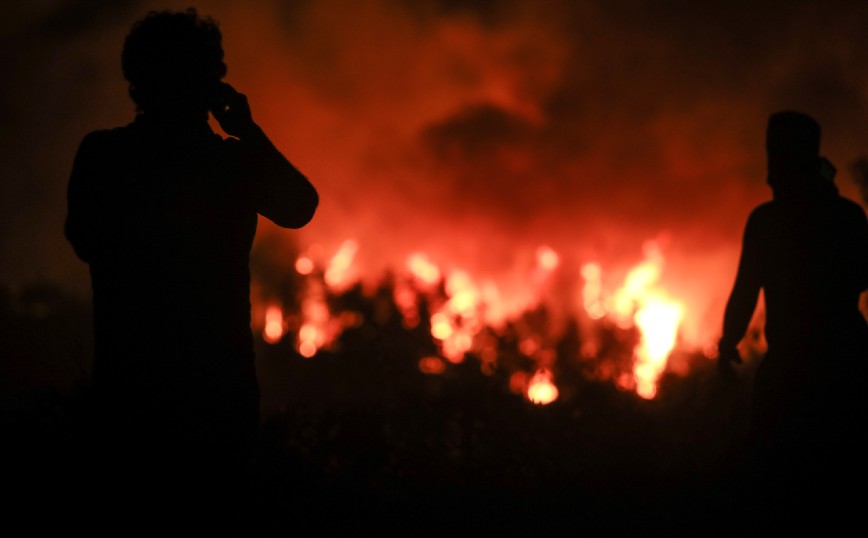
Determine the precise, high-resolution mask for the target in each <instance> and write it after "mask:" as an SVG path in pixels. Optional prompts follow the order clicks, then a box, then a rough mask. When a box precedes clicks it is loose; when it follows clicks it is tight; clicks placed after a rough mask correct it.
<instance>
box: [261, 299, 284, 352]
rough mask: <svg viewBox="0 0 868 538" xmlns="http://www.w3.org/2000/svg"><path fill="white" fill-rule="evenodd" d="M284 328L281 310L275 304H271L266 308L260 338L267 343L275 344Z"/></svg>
mask: <svg viewBox="0 0 868 538" xmlns="http://www.w3.org/2000/svg"><path fill="white" fill-rule="evenodd" d="M284 330H285V326H284V323H283V310H282V309H281V308H280V307H279V306H277V305H271V306H269V307H268V308H266V309H265V328H264V329H263V330H262V339H263V340H265V341H266V342H268V343H269V344H276V343H278V342H280V339H281V338H283V333H284Z"/></svg>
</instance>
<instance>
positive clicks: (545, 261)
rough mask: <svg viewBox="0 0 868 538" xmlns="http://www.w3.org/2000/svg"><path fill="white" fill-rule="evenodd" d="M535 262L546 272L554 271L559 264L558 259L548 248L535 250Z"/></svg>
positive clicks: (556, 254)
mask: <svg viewBox="0 0 868 538" xmlns="http://www.w3.org/2000/svg"><path fill="white" fill-rule="evenodd" d="M536 260H537V264H539V266H540V267H541V268H542V269H544V270H546V271H554V270H555V269H557V267H558V264H560V257H559V256H558V253H557V252H555V251H554V250H553V249H552V248H551V247H549V246H545V245H543V246H541V247H539V248H538V249H537V250H536Z"/></svg>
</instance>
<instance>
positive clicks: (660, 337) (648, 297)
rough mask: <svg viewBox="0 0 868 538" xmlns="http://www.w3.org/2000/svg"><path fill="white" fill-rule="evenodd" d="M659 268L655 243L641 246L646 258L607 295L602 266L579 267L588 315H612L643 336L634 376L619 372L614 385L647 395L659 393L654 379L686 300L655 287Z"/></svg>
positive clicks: (635, 353) (675, 334) (636, 353)
mask: <svg viewBox="0 0 868 538" xmlns="http://www.w3.org/2000/svg"><path fill="white" fill-rule="evenodd" d="M662 272H663V254H662V253H661V252H660V249H659V247H658V246H657V245H656V244H655V243H653V242H649V243H647V244H646V245H645V260H643V261H642V262H640V263H639V264H638V265H637V266H635V267H634V268H633V269H631V270H630V272H629V273H628V274H627V276H626V278H625V279H624V285H623V286H622V287H620V288H618V289H617V290H616V291H615V293H614V294H612V295H611V296H606V295H605V294H604V292H603V285H602V269H601V267H600V266H599V265H598V264H596V263H588V264H586V265H585V266H583V267H582V278H584V280H585V286H584V288H583V290H582V299H583V304H584V307H585V311H586V312H587V313H588V316H589V317H591V318H592V319H600V318H602V317H605V316H612V318H613V320H614V321H615V323H616V324H617V325H618V326H619V327H621V328H623V329H629V328H632V327H637V328H638V329H639V332H640V334H641V339H640V341H639V344H637V345H636V347H635V349H634V350H633V360H634V363H633V375H632V376H629V375H627V374H626V373H621V374H620V375H619V376H618V378H617V379H616V384H617V385H618V387H619V388H622V389H625V390H635V391H636V393H637V394H639V396H642V397H643V398H647V399H651V398H654V396H655V395H656V394H657V379H658V378H659V377H660V375H661V374H662V373H663V371H664V370H666V366H667V361H668V359H669V354H670V353H671V352H672V349H673V348H674V347H675V343H676V339H677V337H678V328H679V326H680V325H681V321H682V319H683V318H684V305H683V304H682V303H680V302H678V301H675V300H672V299H669V298H668V297H667V295H666V293H665V292H664V291H663V290H662V289H661V288H660V287H659V286H658V280H659V279H660V275H661V274H662ZM593 347H594V346H589V349H593Z"/></svg>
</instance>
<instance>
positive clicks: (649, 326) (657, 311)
mask: <svg viewBox="0 0 868 538" xmlns="http://www.w3.org/2000/svg"><path fill="white" fill-rule="evenodd" d="M683 317H684V307H683V306H681V305H680V304H679V303H676V302H674V301H668V300H666V299H663V298H661V297H651V298H648V299H647V300H646V302H645V304H644V305H643V306H642V307H641V308H640V309H639V311H637V312H636V316H635V320H636V326H637V327H639V330H640V331H641V332H642V341H641V343H640V344H639V346H637V348H636V350H635V358H636V364H635V366H634V368H633V372H634V373H635V374H636V392H637V393H638V394H639V396H642V397H643V398H647V399H651V398H653V397H654V396H655V395H656V394H657V378H659V377H660V374H662V373H663V371H664V370H665V369H666V361H667V359H668V358H669V353H670V352H671V351H672V348H673V347H675V339H676V337H677V336H678V326H679V324H680V323H681V320H682V318H683Z"/></svg>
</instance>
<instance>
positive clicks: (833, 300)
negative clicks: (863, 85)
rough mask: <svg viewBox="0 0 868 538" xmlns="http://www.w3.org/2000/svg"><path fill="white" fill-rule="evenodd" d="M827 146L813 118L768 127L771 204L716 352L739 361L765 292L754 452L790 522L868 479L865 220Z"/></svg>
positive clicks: (749, 236) (756, 230)
mask: <svg viewBox="0 0 868 538" xmlns="http://www.w3.org/2000/svg"><path fill="white" fill-rule="evenodd" d="M819 147H820V126H819V124H817V122H816V121H814V120H813V119H812V118H810V117H809V116H806V115H804V114H801V113H797V112H789V111H787V112H779V113H776V114H773V115H772V116H771V117H770V118H769V123H768V130H767V136H766V152H767V157H768V183H769V185H770V186H771V188H772V192H773V200H772V201H771V202H767V203H764V204H762V205H760V206H759V207H757V208H756V209H755V210H754V211H753V212H752V213H751V215H750V217H749V219H748V221H747V225H746V227H745V231H744V242H743V245H742V253H741V260H740V262H739V266H738V274H737V276H736V280H735V285H734V287H733V290H732V294H731V296H730V298H729V302H728V304H727V307H726V312H725V316H724V327H723V337H722V339H721V341H720V346H719V349H720V356H719V359H718V360H719V363H718V365H719V367H720V369H721V372H723V373H728V372H730V371H731V368H732V364H733V363H739V362H741V359H740V357H739V353H738V351H737V349H736V345H737V344H738V343H739V341H740V340H741V339H742V337H743V336H744V334H745V331H746V329H747V327H748V324H749V322H750V319H751V317H752V314H753V312H754V309H755V307H756V303H757V298H758V295H759V292H760V290H761V289H762V290H763V293H764V297H765V307H766V323H765V335H766V340H767V342H768V352H767V353H766V355H765V357H764V358H763V359H762V362H761V363H760V365H759V368H758V370H757V374H756V380H755V384H754V393H753V403H752V413H751V426H750V440H749V441H750V445H751V446H750V449H751V456H752V463H753V469H754V471H755V472H756V475H757V478H758V480H757V482H756V483H755V484H754V485H755V487H756V488H758V489H759V490H760V491H759V493H758V494H759V496H760V497H761V498H763V499H765V500H768V501H769V502H772V503H773V505H774V503H779V504H777V505H776V507H777V508H779V509H783V510H787V511H790V510H792V508H793V507H805V508H807V507H810V509H812V510H815V509H816V508H817V506H816V504H817V503H820V502H823V501H825V500H828V499H831V498H837V496H840V495H843V493H842V490H840V489H837V488H839V487H842V486H843V487H846V486H845V485H846V484H847V483H848V482H849V481H850V480H853V479H855V478H856V477H858V476H860V475H861V476H863V477H864V463H863V462H862V460H863V458H864V454H862V450H861V448H860V444H859V443H857V439H858V437H859V436H860V435H861V431H860V430H861V429H862V425H863V424H862V421H863V420H864V418H865V404H864V403H863V400H864V397H863V396H862V393H863V392H864V389H863V388H862V387H863V386H864V385H865V383H868V378H866V376H865V374H866V371H868V369H866V367H868V325H866V322H865V319H864V318H863V316H862V315H861V313H860V312H859V297H860V294H861V293H862V292H863V291H865V290H866V289H868V220H866V217H865V212H864V211H863V210H862V208H861V207H860V206H859V205H857V204H856V203H854V202H851V201H850V200H847V199H845V198H843V197H841V196H840V195H839V194H838V191H837V188H836V187H835V185H834V183H833V181H832V180H833V177H834V168H833V167H832V166H831V164H830V163H828V161H826V160H825V159H824V158H822V157H820V156H819ZM857 455H858V457H857ZM860 469H861V470H860ZM761 509H762V508H761ZM790 517H792V514H791V516H790Z"/></svg>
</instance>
